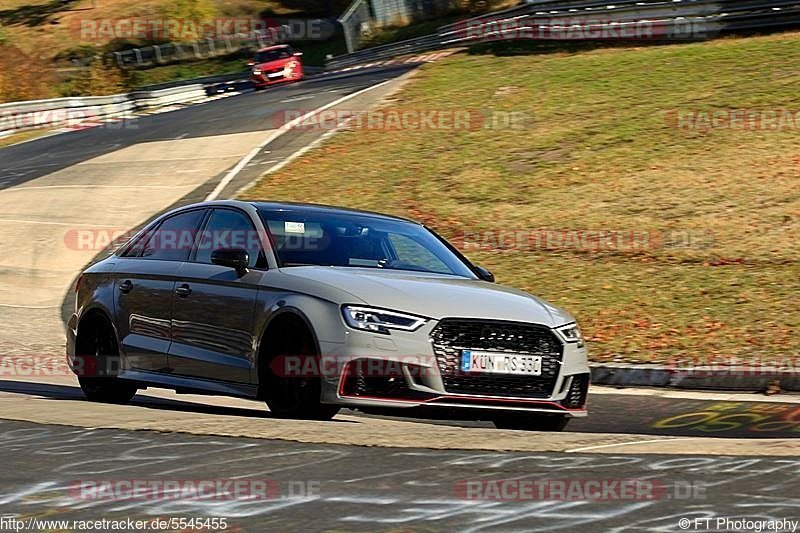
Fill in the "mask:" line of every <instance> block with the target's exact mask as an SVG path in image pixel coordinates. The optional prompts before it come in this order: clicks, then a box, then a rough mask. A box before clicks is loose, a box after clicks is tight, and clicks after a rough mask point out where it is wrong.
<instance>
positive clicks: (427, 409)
mask: <svg viewBox="0 0 800 533" xmlns="http://www.w3.org/2000/svg"><path fill="white" fill-rule="evenodd" d="M75 290H76V304H75V313H74V314H73V315H72V317H71V319H70V321H69V325H68V333H67V337H68V338H67V355H68V360H69V363H70V366H71V368H72V370H73V372H75V374H77V376H78V381H79V383H80V386H81V388H82V389H83V392H84V394H85V395H86V397H87V398H88V399H89V400H92V401H104V402H114V403H125V402H128V401H129V400H130V399H131V398H132V397H133V396H134V394H136V391H137V390H139V389H144V388H147V387H162V388H168V389H173V390H175V391H177V392H179V393H194V394H197V393H200V394H221V395H230V396H237V397H242V398H251V399H260V400H264V401H266V403H267V406H268V407H269V410H270V412H271V414H272V415H273V416H275V417H281V418H300V419H318V420H319V419H329V418H331V417H333V416H334V415H335V414H336V413H337V412H338V411H339V409H340V408H341V407H349V408H354V409H361V410H364V411H367V412H369V411H376V412H394V413H398V414H402V413H403V412H405V413H406V414H408V413H417V412H419V413H435V414H434V415H433V416H446V417H447V416H457V417H460V418H464V417H466V418H470V419H476V420H477V419H480V420H491V421H493V422H494V423H495V425H496V426H497V427H500V428H507V429H530V430H550V431H556V430H561V429H563V428H564V426H565V425H566V423H567V422H568V420H569V419H570V418H572V417H579V416H585V415H586V407H585V403H586V395H587V390H588V387H589V368H588V365H587V352H586V347H585V345H584V340H583V338H582V337H581V332H580V330H579V328H578V326H577V324H576V322H575V319H574V318H573V317H572V316H570V315H569V314H568V313H567V312H565V311H563V310H561V309H559V308H558V307H555V306H553V305H550V304H549V303H547V302H544V301H542V300H540V299H539V298H536V297H535V296H531V295H530V294H527V293H525V292H522V291H520V290H517V289H513V288H509V287H503V286H500V285H497V284H495V283H494V278H493V276H492V274H491V273H490V272H489V271H488V270H486V269H484V268H482V267H480V266H476V265H474V264H472V263H471V262H470V261H469V260H468V259H467V258H466V257H464V256H463V255H462V254H461V253H460V252H459V251H458V250H457V249H456V248H455V247H453V246H452V245H451V244H449V243H448V242H447V241H445V240H444V239H443V238H441V237H440V236H439V235H437V234H436V233H435V232H434V231H432V230H431V229H429V228H427V227H425V226H423V225H421V224H419V223H416V222H413V221H410V220H406V219H402V218H397V217H392V216H387V215H381V214H377V213H369V212H362V211H354V210H348V209H343V208H336V207H327V206H320V205H308V204H293V203H266V202H264V203H262V202H241V201H216V202H205V203H200V204H194V205H189V206H186V207H182V208H180V209H176V210H174V211H171V212H169V213H166V214H164V215H162V216H159V217H158V218H156V219H155V220H153V221H152V222H151V223H149V224H147V225H146V226H145V227H144V229H142V230H141V231H139V232H138V233H137V234H136V235H134V236H133V237H132V238H131V239H130V240H129V241H128V242H127V243H126V244H124V245H123V246H121V247H119V248H118V249H117V250H116V251H115V252H114V253H113V254H111V255H110V256H108V257H107V258H105V259H103V260H101V261H99V262H97V263H95V264H93V265H92V266H91V267H89V268H87V269H86V270H85V271H84V272H83V273H82V274H81V276H80V277H79V278H78V281H77V283H76V289H75ZM402 410H405V411H402Z"/></svg>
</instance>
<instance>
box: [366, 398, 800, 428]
mask: <svg viewBox="0 0 800 533" xmlns="http://www.w3.org/2000/svg"><path fill="white" fill-rule="evenodd" d="M755 399H757V398H748V399H747V400H746V401H744V400H743V401H716V400H704V399H694V398H664V397H657V396H648V395H631V394H597V395H590V397H589V406H588V407H589V416H588V417H586V418H576V419H573V420H571V421H570V422H569V425H568V426H567V428H566V430H565V431H569V432H576V433H623V434H634V435H656V436H662V437H670V436H682V437H716V438H738V439H787V438H789V439H792V438H800V404H794V403H779V402H763V401H753V400H755ZM406 414H407V415H408V416H402V417H400V416H396V415H394V414H393V413H392V415H391V416H388V414H387V413H380V414H370V415H363V414H357V416H369V417H378V418H386V419H392V420H406V421H408V420H414V421H417V422H421V423H425V424H436V425H447V426H457V427H493V424H492V422H490V421H474V420H458V419H457V417H458V416H459V415H458V414H457V413H452V414H449V415H448V414H447V413H438V414H437V413H436V412H424V411H422V412H413V411H407V412H406ZM447 416H449V417H450V418H446V417H447ZM462 418H463V416H462Z"/></svg>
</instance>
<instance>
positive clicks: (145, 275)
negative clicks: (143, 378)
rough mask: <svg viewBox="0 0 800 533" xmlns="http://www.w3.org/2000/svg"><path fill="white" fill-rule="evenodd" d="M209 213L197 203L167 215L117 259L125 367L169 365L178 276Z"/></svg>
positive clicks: (116, 285)
mask: <svg viewBox="0 0 800 533" xmlns="http://www.w3.org/2000/svg"><path fill="white" fill-rule="evenodd" d="M204 213H205V209H192V210H189V211H183V212H180V213H177V214H175V215H172V216H170V217H168V218H166V219H164V220H163V221H161V222H160V223H159V224H158V225H157V226H155V227H154V228H153V229H152V230H151V231H148V232H146V233H145V234H143V235H142V236H141V237H140V238H139V239H138V240H137V241H136V242H135V243H134V244H133V245H132V246H130V247H129V248H128V249H127V250H126V251H125V252H124V253H123V254H122V257H121V259H120V261H119V262H118V263H117V265H116V267H115V269H114V294H115V306H114V307H115V313H116V324H117V328H118V334H119V338H120V344H121V348H122V351H123V353H124V355H125V361H124V365H125V368H128V369H133V370H144V371H149V372H163V371H165V370H166V369H167V352H168V351H169V345H170V342H171V323H170V320H171V318H172V296H173V292H174V290H175V276H176V275H177V274H178V268H179V266H180V265H181V262H183V261H185V260H186V259H188V257H189V254H190V253H191V250H192V244H193V239H194V237H195V236H196V235H197V231H198V230H199V227H200V224H201V222H202V220H203V218H204Z"/></svg>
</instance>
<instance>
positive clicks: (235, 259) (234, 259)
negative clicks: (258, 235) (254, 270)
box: [211, 249, 250, 276]
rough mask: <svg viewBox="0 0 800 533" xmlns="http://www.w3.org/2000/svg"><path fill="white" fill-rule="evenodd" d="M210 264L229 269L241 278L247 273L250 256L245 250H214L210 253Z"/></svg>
mask: <svg viewBox="0 0 800 533" xmlns="http://www.w3.org/2000/svg"><path fill="white" fill-rule="evenodd" d="M211 262H212V263H214V264H215V265H219V266H225V267H230V268H232V269H234V270H236V273H237V274H239V275H240V276H243V275H245V274H246V273H247V266H248V265H249V264H250V254H248V253H247V250H239V249H234V250H214V251H213V252H211Z"/></svg>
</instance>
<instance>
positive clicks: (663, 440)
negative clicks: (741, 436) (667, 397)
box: [564, 437, 702, 453]
mask: <svg viewBox="0 0 800 533" xmlns="http://www.w3.org/2000/svg"><path fill="white" fill-rule="evenodd" d="M699 438H702V437H689V438H685V439H681V438H672V439H652V440H639V441H634V442H617V443H615V444H601V445H599V446H585V447H583V448H572V449H571V450H564V452H566V453H578V452H588V451H589V450H599V449H601V448H613V447H615V446H634V445H637V444H653V443H656V442H685V441H687V440H697V439H699Z"/></svg>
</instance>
